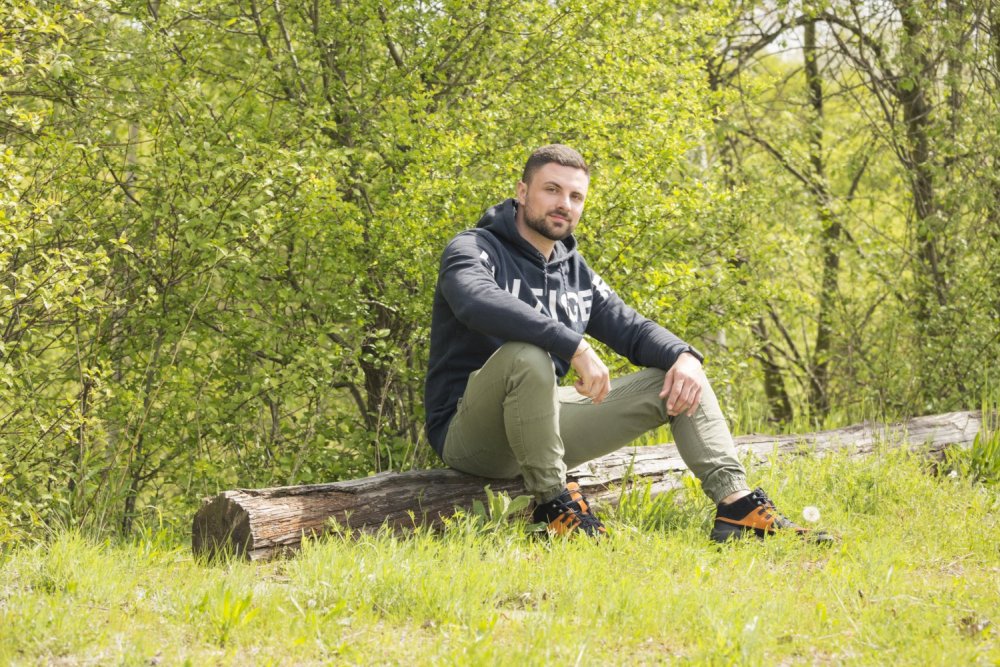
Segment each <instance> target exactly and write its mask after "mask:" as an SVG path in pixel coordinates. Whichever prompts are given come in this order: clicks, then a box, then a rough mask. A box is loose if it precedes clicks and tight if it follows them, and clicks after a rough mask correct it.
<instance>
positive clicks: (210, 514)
mask: <svg viewBox="0 0 1000 667" xmlns="http://www.w3.org/2000/svg"><path fill="white" fill-rule="evenodd" d="M191 550H192V551H193V552H194V555H195V556H198V557H203V558H208V559H209V560H213V559H215V558H218V557H220V556H224V557H225V556H232V557H236V558H247V557H248V556H249V555H250V554H252V553H253V550H254V549H253V531H252V530H251V529H250V514H249V513H248V512H247V511H246V510H245V509H243V507H241V506H240V504H239V503H238V502H236V501H235V500H234V499H232V498H231V497H230V494H229V493H220V494H219V495H217V496H215V497H214V498H211V499H209V500H208V501H207V502H205V503H204V504H203V505H202V506H201V509H199V510H198V512H197V513H196V514H195V515H194V525H193V526H192V533H191Z"/></svg>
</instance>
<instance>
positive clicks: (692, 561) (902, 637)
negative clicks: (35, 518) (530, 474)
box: [0, 449, 1000, 665]
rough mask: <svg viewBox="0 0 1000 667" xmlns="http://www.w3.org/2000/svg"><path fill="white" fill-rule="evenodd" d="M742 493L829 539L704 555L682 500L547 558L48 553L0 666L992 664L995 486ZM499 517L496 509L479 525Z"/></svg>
mask: <svg viewBox="0 0 1000 667" xmlns="http://www.w3.org/2000/svg"><path fill="white" fill-rule="evenodd" d="M775 463H776V464H775V465H768V466H762V467H758V468H755V469H754V470H753V472H752V480H751V481H752V482H753V483H757V484H760V485H761V486H763V487H764V488H765V489H767V490H768V492H769V493H770V494H771V496H772V497H773V499H774V500H775V501H776V502H777V503H778V507H779V509H781V510H783V511H784V512H785V513H786V514H788V515H789V516H790V518H792V519H794V520H797V521H799V522H801V521H803V519H802V517H801V508H802V507H804V506H806V505H812V506H815V507H817V508H819V511H820V513H821V517H822V518H821V520H820V525H822V526H823V527H825V528H827V529H830V530H832V531H834V532H836V533H837V534H838V535H839V537H840V540H839V542H838V543H837V544H835V545H833V546H832V547H820V546H817V545H813V544H811V543H808V542H804V541H802V540H799V539H796V538H795V537H794V536H791V535H787V536H779V537H777V538H775V539H769V540H767V541H765V542H763V543H761V542H757V541H755V540H746V541H743V542H739V543H735V544H729V545H725V546H718V545H715V544H712V543H711V542H710V541H709V540H708V528H709V525H710V522H711V517H712V508H711V504H710V503H708V502H707V501H706V500H705V499H704V497H703V495H701V492H700V489H699V488H698V486H697V484H696V483H694V482H693V481H691V482H689V483H687V484H686V485H685V486H684V487H683V488H682V489H680V490H678V491H676V492H674V493H672V494H667V495H664V496H659V497H656V498H649V497H648V495H644V493H643V489H642V486H641V485H639V486H637V487H635V490H634V491H633V492H632V493H631V494H626V495H625V496H624V497H623V501H622V503H621V505H620V506H619V507H618V508H617V509H616V510H611V509H610V508H606V509H605V510H604V517H605V519H606V520H607V523H608V527H609V532H610V535H609V537H608V538H606V539H603V540H601V541H600V542H594V541H592V540H589V539H576V540H568V541H567V540H555V541H550V540H548V539H544V538H540V537H539V536H538V535H537V534H529V533H528V532H527V530H526V528H527V524H526V523H525V522H524V521H523V520H521V521H519V522H507V523H496V524H492V525H490V527H489V529H488V530H485V529H484V525H486V524H484V523H483V520H482V517H479V518H476V517H475V516H472V515H467V516H466V517H464V518H461V519H457V520H456V521H454V522H453V523H452V524H451V525H450V526H449V527H448V528H447V529H446V530H444V531H443V532H434V531H430V530H417V531H415V532H414V533H412V534H410V535H407V536H398V535H394V534H392V533H390V532H388V531H381V532H377V533H375V534H367V535H360V536H350V535H346V534H339V535H338V534H334V535H330V536H328V537H326V538H323V539H319V540H313V541H310V542H307V543H306V545H305V546H304V548H303V550H302V552H301V553H300V554H299V555H297V556H296V557H294V558H290V559H285V560H279V561H275V562H271V563H263V564H261V563H258V564H249V563H243V562H239V561H235V560H230V561H228V562H222V563H219V564H215V565H206V564H202V563H199V562H198V561H196V560H194V559H193V558H192V557H191V555H190V551H189V550H188V548H187V546H186V544H185V542H186V538H187V536H186V535H176V534H174V535H172V536H171V534H170V533H167V532H164V531H150V532H147V533H146V534H145V535H144V537H143V538H142V539H139V540H136V541H133V542H129V543H110V542H94V541H92V540H89V539H86V538H84V537H82V536H80V535H77V534H74V533H72V532H68V533H65V534H61V535H59V536H58V537H56V538H55V539H53V540H52V541H51V542H49V543H48V544H45V545H38V546H24V547H22V548H20V549H16V550H14V551H13V552H11V553H9V554H6V555H4V556H3V557H2V558H3V560H2V561H0V563H2V566H0V663H5V664H6V663H13V664H35V663H39V662H41V663H54V662H64V663H68V664H88V663H89V664H105V663H122V664H149V663H150V661H153V662H156V663H157V664H185V662H188V663H190V664H205V663H210V664H231V665H243V664H279V665H292V664H402V663H406V664H442V663H443V664H508V665H548V664H557V663H570V664H577V663H579V664H592V665H602V664H633V663H639V664H641V663H651V664H657V663H663V662H671V661H678V660H688V661H692V662H694V663H696V664H761V665H766V664H775V663H781V662H785V663H792V664H795V663H806V664H812V663H816V662H821V663H825V662H831V663H842V662H857V663H861V664H871V663H880V664H885V663H893V664H895V663H899V664H928V663H931V664H970V663H976V662H980V663H984V664H992V663H995V662H996V661H997V660H1000V637H998V635H1000V633H998V631H997V625H998V623H1000V552H998V546H997V545H998V544H1000V526H998V516H1000V501H998V499H997V494H996V492H995V487H990V486H987V485H984V484H982V483H979V482H973V481H971V480H970V479H968V478H965V477H961V476H958V477H951V476H948V475H947V474H938V473H936V472H935V470H934V468H933V467H932V466H928V465H927V464H926V461H924V460H923V459H920V458H919V457H916V456H913V455H910V454H908V453H906V452H904V451H896V450H888V449H886V450H882V451H879V452H876V453H875V454H874V455H872V456H869V457H866V458H863V459H857V460H852V459H850V458H848V457H847V456H846V455H843V454H835V455H831V456H827V457H825V458H822V459H816V458H809V457H799V458H794V459H788V460H784V461H782V462H780V464H777V462H775ZM498 507H499V505H498Z"/></svg>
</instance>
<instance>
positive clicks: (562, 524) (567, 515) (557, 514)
mask: <svg viewBox="0 0 1000 667" xmlns="http://www.w3.org/2000/svg"><path fill="white" fill-rule="evenodd" d="M532 519H533V520H534V521H535V523H545V524H548V526H547V528H548V532H549V534H550V535H572V534H573V533H575V532H576V530H577V529H579V530H582V531H583V532H585V533H586V534H587V535H590V536H591V537H599V536H601V535H604V534H605V533H607V530H606V529H605V528H604V524H603V523H601V521H600V519H598V518H597V517H596V516H594V514H593V512H591V511H590V505H588V504H587V499H586V498H584V497H583V494H582V493H581V492H580V485H579V484H577V483H576V482H570V483H569V484H567V485H566V490H565V491H563V492H562V494H561V495H560V496H559V497H557V498H555V499H553V500H550V501H548V502H545V503H538V504H537V505H536V506H535V510H534V512H533V513H532Z"/></svg>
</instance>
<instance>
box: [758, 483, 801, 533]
mask: <svg viewBox="0 0 1000 667" xmlns="http://www.w3.org/2000/svg"><path fill="white" fill-rule="evenodd" d="M750 500H751V501H752V502H753V503H754V504H755V505H757V506H758V507H761V508H763V509H764V510H765V511H766V512H767V517H766V518H767V519H770V520H773V521H774V525H775V526H777V527H778V528H791V527H793V526H794V525H795V524H793V523H792V522H791V521H790V520H789V519H788V517H786V516H785V515H784V514H782V513H781V512H779V511H778V508H777V507H775V506H774V502H773V501H772V500H771V499H770V498H768V497H767V494H766V493H764V489H759V488H758V489H754V490H753V491H752V492H750Z"/></svg>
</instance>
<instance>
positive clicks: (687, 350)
mask: <svg viewBox="0 0 1000 667" xmlns="http://www.w3.org/2000/svg"><path fill="white" fill-rule="evenodd" d="M682 354H690V355H691V356H692V357H694V358H695V359H697V360H698V363H700V364H703V365H704V363H705V355H703V354H702V353H701V352H699V351H698V350H696V349H695V348H694V346H692V345H685V346H684V348H683V349H682V350H681V351H680V352H679V353H678V355H677V358H678V359H680V358H681V355H682Z"/></svg>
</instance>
